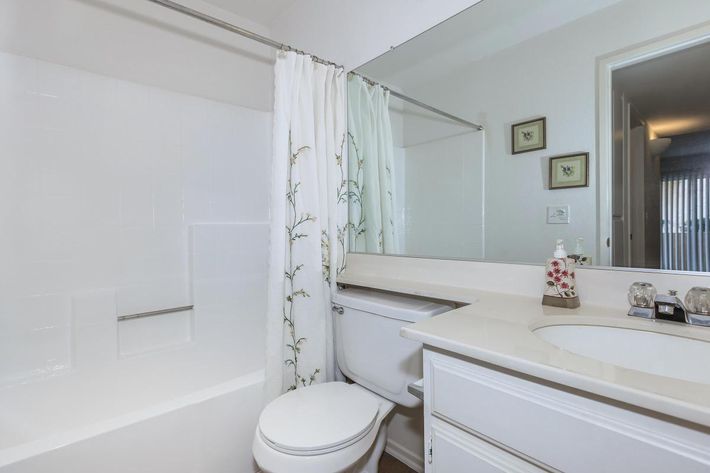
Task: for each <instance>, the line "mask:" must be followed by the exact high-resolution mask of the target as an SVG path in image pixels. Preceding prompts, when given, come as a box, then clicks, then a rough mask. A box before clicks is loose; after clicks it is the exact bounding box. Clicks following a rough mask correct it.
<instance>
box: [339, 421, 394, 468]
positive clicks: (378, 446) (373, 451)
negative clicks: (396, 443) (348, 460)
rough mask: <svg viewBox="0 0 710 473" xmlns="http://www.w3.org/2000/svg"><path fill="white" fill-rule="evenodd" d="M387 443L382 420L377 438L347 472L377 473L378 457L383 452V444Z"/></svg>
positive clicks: (385, 426) (384, 425) (380, 456)
mask: <svg viewBox="0 0 710 473" xmlns="http://www.w3.org/2000/svg"><path fill="white" fill-rule="evenodd" d="M386 444H387V424H386V423H385V422H382V423H381V424H380V429H379V431H378V432H377V438H376V439H375V443H374V444H373V445H372V447H370V451H368V452H367V453H366V454H365V455H364V456H363V457H362V458H361V459H360V460H358V462H357V463H355V465H353V466H352V468H351V469H350V470H349V472H348V473H377V471H378V468H379V464H380V458H382V454H383V453H384V452H385V445H386Z"/></svg>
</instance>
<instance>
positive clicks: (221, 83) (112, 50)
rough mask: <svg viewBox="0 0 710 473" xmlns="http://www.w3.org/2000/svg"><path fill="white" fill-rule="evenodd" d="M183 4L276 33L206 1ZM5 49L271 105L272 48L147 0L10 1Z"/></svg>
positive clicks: (4, 5) (3, 19) (0, 24)
mask: <svg viewBox="0 0 710 473" xmlns="http://www.w3.org/2000/svg"><path fill="white" fill-rule="evenodd" d="M181 3H182V4H184V5H186V6H189V7H192V8H195V9H198V10H200V11H202V12H205V13H207V14H211V15H213V16H216V17H219V18H223V19H224V20H226V21H230V22H232V23H234V24H236V25H240V26H244V27H246V28H249V29H252V30H254V31H256V32H257V33H262V34H266V35H267V36H268V34H269V30H268V29H267V28H266V27H264V26H262V25H258V24H255V23H253V22H249V21H248V20H246V19H244V18H240V17H237V16H236V15H234V14H232V13H229V12H226V11H224V10H220V9H218V8H216V7H214V6H213V5H210V4H208V3H205V2H203V1H201V0H181ZM0 51H6V52H11V53H15V54H21V55H24V56H29V57H33V58H37V59H42V60H45V61H49V62H53V63H57V64H64V65H67V66H71V67H76V68H78V69H83V70H86V71H90V72H95V73H98V74H103V75H107V76H111V77H115V78H118V79H125V80H129V81H133V82H139V83H142V84H147V85H152V86H156V87H160V88H163V89H167V90H172V91H176V92H181V93H186V94H190V95H198V96H201V97H206V98H211V99H215V100H220V101H223V102H228V103H232V104H236V105H242V106H245V107H249V108H255V109H258V110H264V111H270V110H271V103H272V89H273V80H272V75H273V71H272V70H273V66H272V64H273V57H274V52H273V50H272V49H271V48H269V47H268V46H263V45H260V44H258V43H255V42H253V41H251V40H248V39H245V38H241V37H239V36H238V35H235V34H233V33H230V32H227V31H223V30H220V29H219V28H216V27H214V26H211V25H208V24H206V23H203V22H201V21H198V20H195V19H192V18H189V17H186V16H184V15H181V14H179V13H176V12H172V11H170V10H167V9H166V8H164V7H161V6H158V5H155V4H152V3H150V2H148V1H145V0H3V1H2V2H0Z"/></svg>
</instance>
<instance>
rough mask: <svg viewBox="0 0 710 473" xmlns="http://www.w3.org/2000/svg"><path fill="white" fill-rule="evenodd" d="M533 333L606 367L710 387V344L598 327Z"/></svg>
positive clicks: (565, 327)
mask: <svg viewBox="0 0 710 473" xmlns="http://www.w3.org/2000/svg"><path fill="white" fill-rule="evenodd" d="M533 332H534V333H535V335H537V336H538V337H540V338H541V339H543V340H545V341H546V342H548V343H551V344H553V345H555V346H557V347H558V348H561V349H563V350H566V351H568V352H571V353H575V354H577V355H582V356H586V357H588V358H594V359H595V360H599V361H603V362H604V363H610V364H612V365H616V366H620V367H622V368H630V369H633V370H637V371H643V372H645V373H650V374H655V375H660V376H666V377H669V378H675V379H681V380H685V381H692V382H695V383H702V384H710V369H709V368H708V363H709V362H710V342H706V341H702V340H696V339H693V338H686V337H679V336H675V335H669V334H665V333H657V332H648V331H643V330H634V329H628V328H619V327H605V326H596V325H548V326H545V327H540V328H537V329H534V330H533Z"/></svg>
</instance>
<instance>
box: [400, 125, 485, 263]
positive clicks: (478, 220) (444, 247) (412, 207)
mask: <svg viewBox="0 0 710 473" xmlns="http://www.w3.org/2000/svg"><path fill="white" fill-rule="evenodd" d="M400 161H403V162H404V163H405V164H404V166H403V168H404V179H403V180H404V186H405V191H404V192H405V193H406V196H407V199H406V200H404V201H403V202H405V205H404V234H405V235H404V239H405V245H404V248H405V251H404V252H403V254H407V255H416V256H436V257H454V258H482V257H483V134H482V133H475V132H474V133H471V132H468V133H464V134H459V135H456V136H448V137H445V138H439V139H436V140H433V141H429V142H426V143H421V144H417V145H411V146H408V147H407V148H405V157H404V158H403V159H402V160H400ZM395 170H397V166H396V165H395ZM399 211H400V209H397V210H396V211H395V214H398V213H399Z"/></svg>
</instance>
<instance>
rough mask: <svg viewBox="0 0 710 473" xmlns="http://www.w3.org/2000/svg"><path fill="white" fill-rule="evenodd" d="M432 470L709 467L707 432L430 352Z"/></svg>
mask: <svg viewBox="0 0 710 473" xmlns="http://www.w3.org/2000/svg"><path fill="white" fill-rule="evenodd" d="M424 415H425V438H426V439H427V445H426V449H427V452H426V453H427V455H426V473H459V472H541V471H563V472H574V473H602V472H610V473H611V472H632V471H643V472H646V473H651V472H658V473H668V472H683V473H695V472H697V473H700V472H704V473H707V472H710V431H708V429H706V428H703V427H699V426H695V425H693V424H690V423H686V422H682V421H676V420H674V419H672V418H670V417H667V416H655V415H654V414H653V413H651V412H649V411H642V410H639V409H634V408H633V407H631V406H627V405H623V404H621V403H617V402H614V401H612V400H608V399H604V398H600V397H594V396H590V395H587V394H585V393H583V392H581V391H576V390H573V389H569V388H565V387H564V386H562V385H555V384H552V383H549V382H546V381H543V380H541V379H538V378H531V377H526V376H524V375H521V374H519V373H515V372H512V371H506V370H505V369H501V368H497V367H494V366H492V365H487V364H482V363H478V362H476V361H475V360H472V359H469V358H465V357H461V356H458V355H454V354H451V353H448V352H444V351H439V350H437V349H432V348H427V349H425V351H424Z"/></svg>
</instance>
